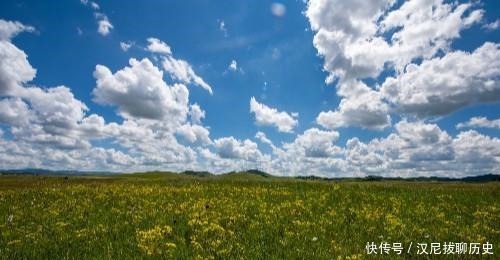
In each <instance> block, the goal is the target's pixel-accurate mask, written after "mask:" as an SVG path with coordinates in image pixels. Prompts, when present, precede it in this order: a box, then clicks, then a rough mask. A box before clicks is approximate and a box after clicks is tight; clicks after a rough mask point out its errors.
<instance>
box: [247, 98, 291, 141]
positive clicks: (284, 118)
mask: <svg viewBox="0 0 500 260" xmlns="http://www.w3.org/2000/svg"><path fill="white" fill-rule="evenodd" d="M250 112H251V113H254V114H255V123H256V124H257V125H261V126H273V127H276V128H277V129H278V131H279V132H283V133H292V132H293V129H294V128H295V127H296V126H297V124H298V123H299V122H298V120H297V117H298V114H297V113H292V114H288V113H287V112H284V111H278V110H277V109H276V108H271V107H268V106H266V105H265V104H262V103H259V102H257V100H255V97H252V98H251V99H250Z"/></svg>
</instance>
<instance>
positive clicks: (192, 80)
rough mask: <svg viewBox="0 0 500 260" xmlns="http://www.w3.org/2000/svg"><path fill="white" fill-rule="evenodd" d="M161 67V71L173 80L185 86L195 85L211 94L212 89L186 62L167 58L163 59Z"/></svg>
mask: <svg viewBox="0 0 500 260" xmlns="http://www.w3.org/2000/svg"><path fill="white" fill-rule="evenodd" d="M162 65H163V69H164V70H165V71H166V72H168V73H169V74H170V76H172V78H173V79H175V80H179V81H181V82H184V83H186V84H196V85H198V86H200V87H202V88H203V89H205V90H207V91H208V92H209V93H210V94H212V93H213V92H212V87H211V86H210V85H208V84H207V83H206V82H205V81H204V80H203V79H202V78H201V77H200V76H198V75H197V74H196V73H195V72H194V70H193V68H192V67H191V65H189V63H187V61H185V60H178V59H175V58H173V57H169V56H167V57H164V59H163V63H162Z"/></svg>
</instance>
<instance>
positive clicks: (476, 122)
mask: <svg viewBox="0 0 500 260" xmlns="http://www.w3.org/2000/svg"><path fill="white" fill-rule="evenodd" d="M462 128H493V129H500V119H494V120H489V119H488V118H486V117H484V116H479V117H472V118H471V119H469V121H467V122H462V123H459V124H457V129H462Z"/></svg>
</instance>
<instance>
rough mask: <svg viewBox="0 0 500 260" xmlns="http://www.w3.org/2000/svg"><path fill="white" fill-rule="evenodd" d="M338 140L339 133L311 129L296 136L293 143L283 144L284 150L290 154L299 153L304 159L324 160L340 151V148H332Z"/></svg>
mask: <svg viewBox="0 0 500 260" xmlns="http://www.w3.org/2000/svg"><path fill="white" fill-rule="evenodd" d="M338 138H339V133H338V132H336V131H323V130H319V129H317V128H311V129H307V130H306V131H305V132H304V133H303V134H300V135H298V136H297V137H296V138H295V141H294V142H293V143H289V144H285V145H284V148H285V149H286V150H287V151H288V152H290V153H299V154H301V155H302V156H305V157H313V158H315V157H316V158H326V157H330V156H333V155H334V154H335V153H337V152H339V151H340V148H338V147H336V146H334V142H336V141H337V139H338Z"/></svg>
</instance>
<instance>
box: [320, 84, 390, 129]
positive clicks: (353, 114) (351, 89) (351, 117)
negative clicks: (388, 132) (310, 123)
mask: <svg viewBox="0 0 500 260" xmlns="http://www.w3.org/2000/svg"><path fill="white" fill-rule="evenodd" d="M337 93H338V94H339V95H340V96H341V97H343V98H342V100H341V101H340V104H339V106H338V108H337V110H335V111H327V112H321V113H320V114H319V115H318V117H317V118H316V122H317V123H318V124H319V125H321V126H323V127H324V128H327V129H335V128H340V127H347V126H359V127H362V128H367V129H375V130H382V129H384V128H386V127H387V126H389V125H390V124H391V118H390V116H389V115H388V113H389V106H388V105H387V104H386V103H385V102H383V101H382V98H381V96H380V93H379V92H377V91H374V90H372V89H370V88H369V87H368V86H366V85H365V84H364V83H363V82H360V81H349V82H344V83H342V84H341V85H340V87H339V90H338V92H337Z"/></svg>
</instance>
